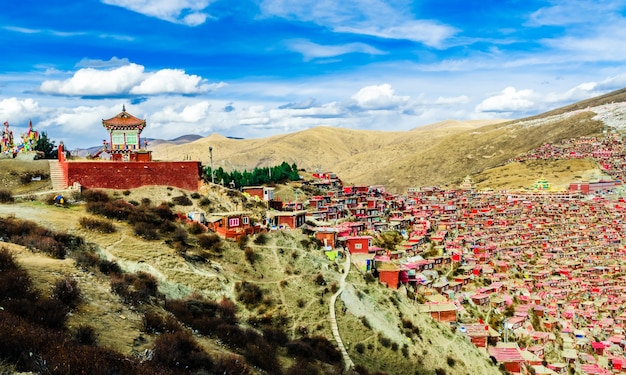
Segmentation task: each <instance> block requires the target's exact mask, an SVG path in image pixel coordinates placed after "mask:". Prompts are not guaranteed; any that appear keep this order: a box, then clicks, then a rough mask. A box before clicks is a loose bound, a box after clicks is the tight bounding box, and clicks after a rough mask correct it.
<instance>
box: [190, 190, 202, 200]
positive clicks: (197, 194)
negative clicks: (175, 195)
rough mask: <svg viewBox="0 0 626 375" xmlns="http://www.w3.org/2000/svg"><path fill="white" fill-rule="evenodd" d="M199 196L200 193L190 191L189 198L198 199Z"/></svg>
mask: <svg viewBox="0 0 626 375" xmlns="http://www.w3.org/2000/svg"><path fill="white" fill-rule="evenodd" d="M200 197H201V195H200V193H198V192H197V191H194V192H193V193H191V198H192V199H199V198H200Z"/></svg>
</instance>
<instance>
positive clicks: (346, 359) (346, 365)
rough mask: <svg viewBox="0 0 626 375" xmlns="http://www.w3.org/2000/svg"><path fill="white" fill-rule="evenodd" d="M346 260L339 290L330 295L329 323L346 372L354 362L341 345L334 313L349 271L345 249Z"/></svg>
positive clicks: (348, 258) (349, 262)
mask: <svg viewBox="0 0 626 375" xmlns="http://www.w3.org/2000/svg"><path fill="white" fill-rule="evenodd" d="M345 254H346V262H345V265H344V266H343V275H341V279H340V280H339V290H337V292H336V293H335V294H333V296H332V297H330V324H331V329H332V331H333V336H334V337H335V341H337V346H338V347H339V351H340V352H341V356H342V357H343V364H344V369H345V371H346V372H348V371H349V370H350V369H352V368H353V367H354V362H352V359H351V358H350V355H349V354H348V351H347V350H346V347H345V346H344V345H343V340H341V335H340V334H339V327H338V326H337V315H336V313H335V302H336V301H337V297H339V295H340V294H341V292H343V289H344V288H345V286H346V278H347V277H348V273H350V264H351V261H350V252H349V251H346V252H345Z"/></svg>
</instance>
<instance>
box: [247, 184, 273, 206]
mask: <svg viewBox="0 0 626 375" xmlns="http://www.w3.org/2000/svg"><path fill="white" fill-rule="evenodd" d="M241 190H242V192H243V193H244V194H248V195H250V196H251V197H257V198H259V199H260V200H262V201H265V202H267V201H271V200H274V188H273V187H267V186H244V187H243V188H242V189H241Z"/></svg>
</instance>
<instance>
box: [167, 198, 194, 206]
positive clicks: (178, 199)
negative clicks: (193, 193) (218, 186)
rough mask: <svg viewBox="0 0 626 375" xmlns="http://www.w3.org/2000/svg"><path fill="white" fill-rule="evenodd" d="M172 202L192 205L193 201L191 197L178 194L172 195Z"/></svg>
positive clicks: (178, 204) (179, 204) (180, 204)
mask: <svg viewBox="0 0 626 375" xmlns="http://www.w3.org/2000/svg"><path fill="white" fill-rule="evenodd" d="M172 203H174V204H175V205H177V206H191V205H193V202H192V201H191V199H189V197H188V196H186V195H179V196H177V197H173V198H172Z"/></svg>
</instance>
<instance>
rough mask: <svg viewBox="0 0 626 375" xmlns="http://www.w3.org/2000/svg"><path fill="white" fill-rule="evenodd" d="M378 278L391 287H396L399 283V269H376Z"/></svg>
mask: <svg viewBox="0 0 626 375" xmlns="http://www.w3.org/2000/svg"><path fill="white" fill-rule="evenodd" d="M378 279H379V280H380V282H381V283H384V284H387V286H388V287H389V288H391V289H398V284H399V283H400V269H391V270H378Z"/></svg>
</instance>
